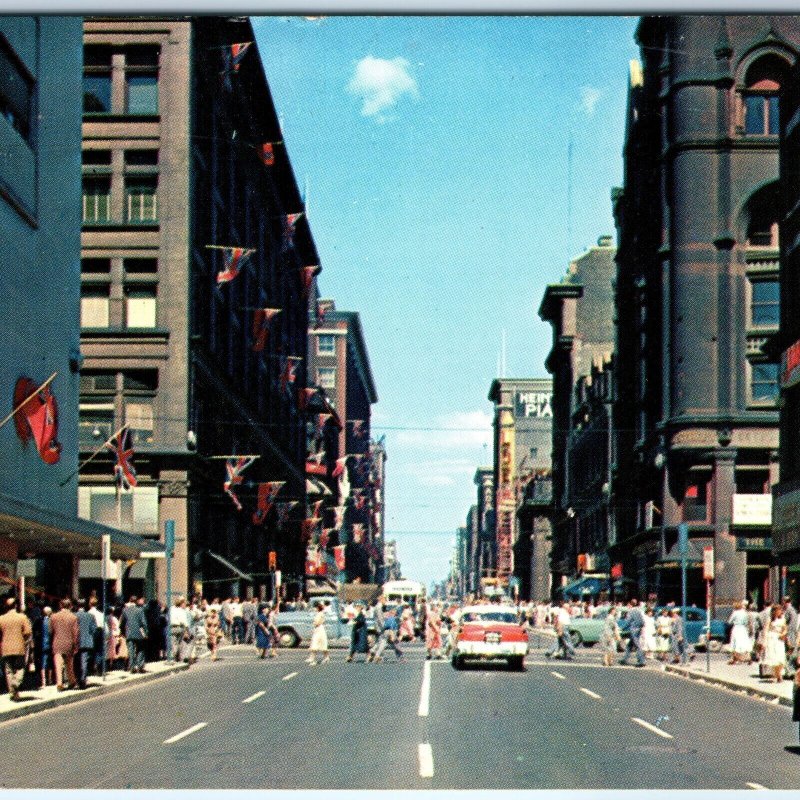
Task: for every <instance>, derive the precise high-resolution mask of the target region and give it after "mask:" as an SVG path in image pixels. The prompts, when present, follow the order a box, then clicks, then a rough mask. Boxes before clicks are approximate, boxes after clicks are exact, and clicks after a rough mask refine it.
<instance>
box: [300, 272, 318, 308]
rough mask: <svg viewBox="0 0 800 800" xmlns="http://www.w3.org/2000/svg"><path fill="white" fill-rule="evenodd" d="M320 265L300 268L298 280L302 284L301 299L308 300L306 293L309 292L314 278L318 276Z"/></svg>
mask: <svg viewBox="0 0 800 800" xmlns="http://www.w3.org/2000/svg"><path fill="white" fill-rule="evenodd" d="M320 269H321V267H320V265H319V264H315V265H314V266H310V267H301V268H300V280H301V281H302V283H303V298H304V299H306V300H308V293H309V292H310V291H311V284H312V283H313V282H314V276H315V275H319V272H320Z"/></svg>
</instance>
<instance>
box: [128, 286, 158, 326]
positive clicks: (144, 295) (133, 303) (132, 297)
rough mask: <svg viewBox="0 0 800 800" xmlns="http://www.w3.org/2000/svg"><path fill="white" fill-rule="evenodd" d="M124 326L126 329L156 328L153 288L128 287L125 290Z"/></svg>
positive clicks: (154, 289)
mask: <svg viewBox="0 0 800 800" xmlns="http://www.w3.org/2000/svg"><path fill="white" fill-rule="evenodd" d="M125 325H126V327H128V328H155V327H156V287H155V286H129V287H127V288H126V289H125Z"/></svg>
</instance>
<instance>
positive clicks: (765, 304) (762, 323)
mask: <svg viewBox="0 0 800 800" xmlns="http://www.w3.org/2000/svg"><path fill="white" fill-rule="evenodd" d="M751 290H752V291H751V301H750V323H751V325H753V326H754V327H759V328H777V327H778V325H779V323H780V286H779V284H778V281H777V280H765V281H758V280H754V281H753V282H752V284H751Z"/></svg>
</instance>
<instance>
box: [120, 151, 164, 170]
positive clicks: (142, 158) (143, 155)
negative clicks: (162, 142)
mask: <svg viewBox="0 0 800 800" xmlns="http://www.w3.org/2000/svg"><path fill="white" fill-rule="evenodd" d="M125 166H126V167H157V166H158V150H126V151H125Z"/></svg>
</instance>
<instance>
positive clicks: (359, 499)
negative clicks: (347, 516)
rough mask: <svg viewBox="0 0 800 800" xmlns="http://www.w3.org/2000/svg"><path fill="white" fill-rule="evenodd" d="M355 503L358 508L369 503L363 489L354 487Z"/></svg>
mask: <svg viewBox="0 0 800 800" xmlns="http://www.w3.org/2000/svg"><path fill="white" fill-rule="evenodd" d="M353 503H354V504H355V507H356V508H357V509H358V510H361V509H362V508H364V506H365V505H366V504H367V496H366V493H365V492H364V490H363V489H353Z"/></svg>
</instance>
